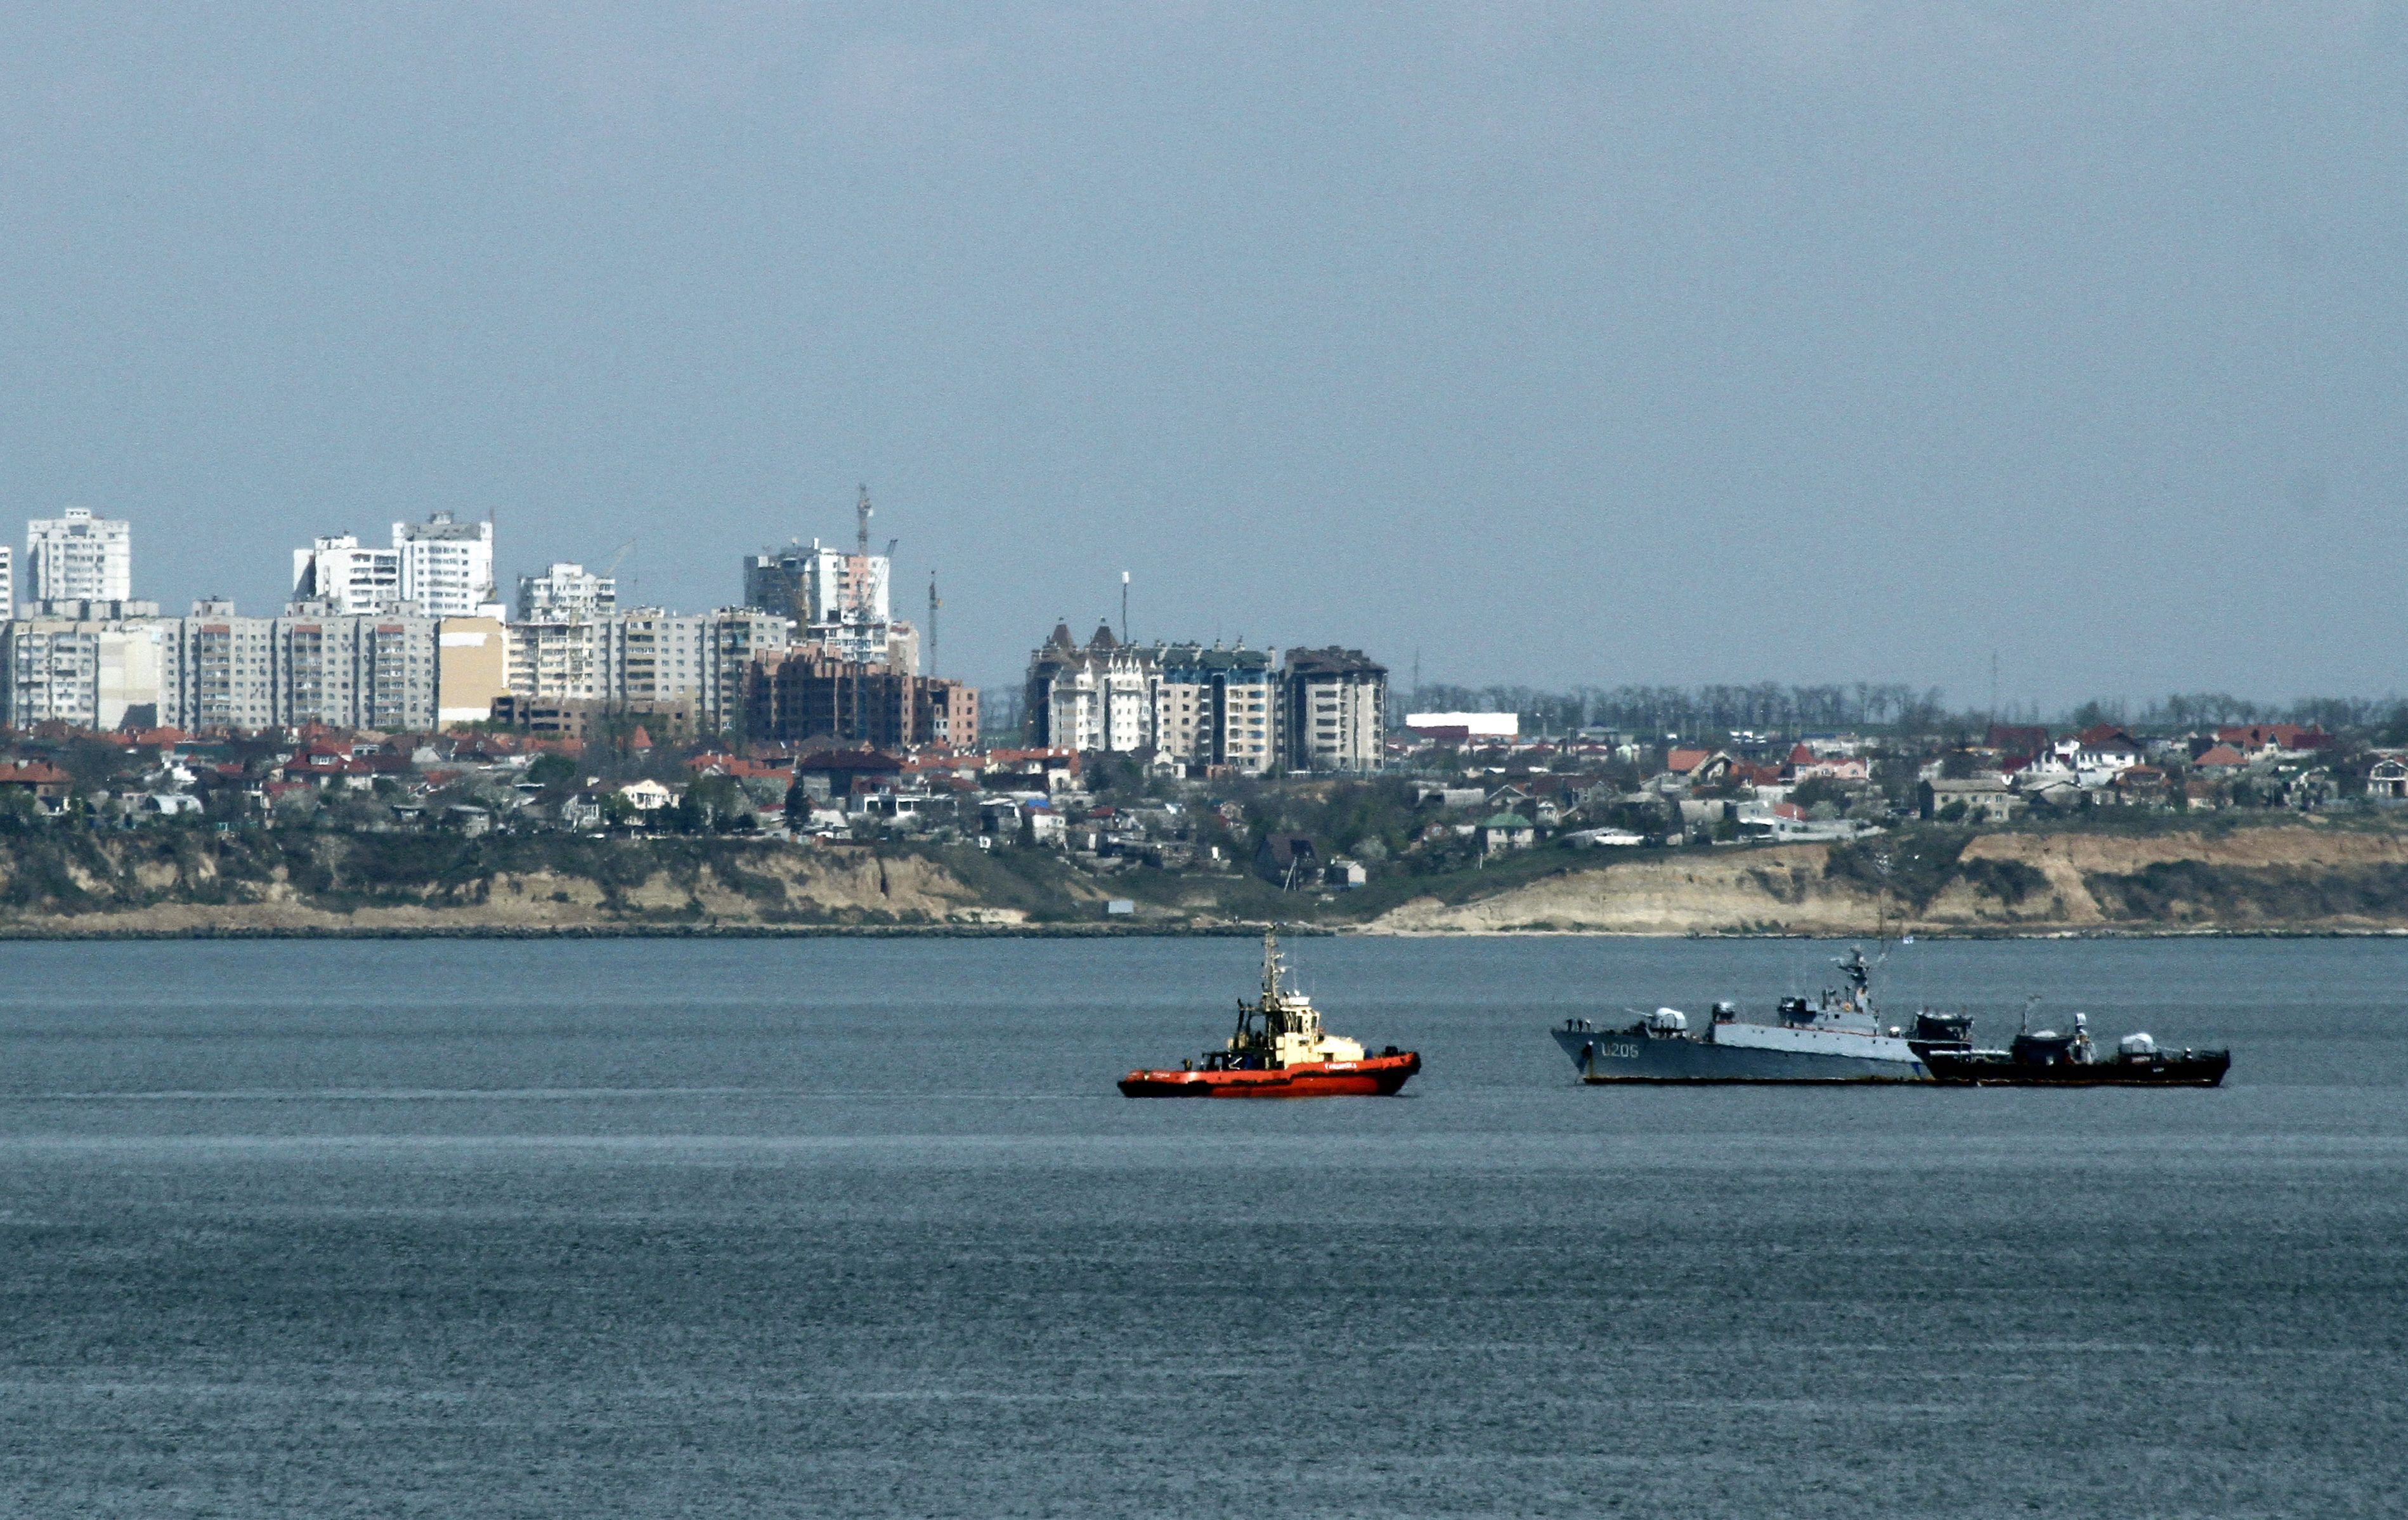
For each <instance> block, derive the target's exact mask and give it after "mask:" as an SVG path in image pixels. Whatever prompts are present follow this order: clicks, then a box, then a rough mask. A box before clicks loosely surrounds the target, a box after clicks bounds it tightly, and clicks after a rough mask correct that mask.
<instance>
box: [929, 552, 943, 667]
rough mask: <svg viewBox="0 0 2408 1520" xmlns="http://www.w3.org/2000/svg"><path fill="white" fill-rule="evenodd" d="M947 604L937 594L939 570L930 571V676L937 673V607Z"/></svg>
mask: <svg viewBox="0 0 2408 1520" xmlns="http://www.w3.org/2000/svg"><path fill="white" fill-rule="evenodd" d="M944 605H945V604H944V603H943V602H942V601H940V600H939V599H938V596H937V572H936V571H934V570H930V571H929V572H928V678H929V679H930V680H932V681H933V680H935V679H936V675H937V609H939V608H940V607H942V606H944Z"/></svg>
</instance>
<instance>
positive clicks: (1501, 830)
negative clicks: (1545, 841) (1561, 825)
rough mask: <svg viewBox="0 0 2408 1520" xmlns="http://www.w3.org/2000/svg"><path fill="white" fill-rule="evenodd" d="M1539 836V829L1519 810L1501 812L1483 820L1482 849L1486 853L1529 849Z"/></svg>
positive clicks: (1481, 828)
mask: <svg viewBox="0 0 2408 1520" xmlns="http://www.w3.org/2000/svg"><path fill="white" fill-rule="evenodd" d="M1537 838H1538V831H1537V828H1536V825H1533V824H1532V823H1531V822H1530V821H1529V820H1528V819H1527V818H1525V817H1523V816H1522V815H1521V814H1520V813H1518V812H1500V813H1498V814H1497V815H1496V816H1495V817H1493V818H1487V819H1484V820H1482V821H1481V825H1480V849H1481V853H1484V854H1491V855H1493V854H1495V853H1498V851H1500V850H1527V849H1528V848H1530V844H1531V841H1532V840H1534V839H1537Z"/></svg>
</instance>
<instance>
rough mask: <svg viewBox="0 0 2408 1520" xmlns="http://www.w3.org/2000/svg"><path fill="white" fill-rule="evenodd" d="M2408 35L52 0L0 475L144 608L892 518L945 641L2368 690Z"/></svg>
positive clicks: (2300, 25)
mask: <svg viewBox="0 0 2408 1520" xmlns="http://www.w3.org/2000/svg"><path fill="white" fill-rule="evenodd" d="M2403 18H2408V11H2403V9H2402V7H2398V6H2376V5H2364V6H2339V7H2325V6H2318V5H2311V4H2301V3H2285V4H2281V5H2269V4H2264V3H2252V4H2243V5H2230V6H2224V5H2214V4H2207V3H2187V4H2131V5H2114V4H2095V3H2094V4H2084V5H2077V6H2065V7H2059V6H2053V5H2047V4H2037V3H2033V0H2015V3H2011V4H2000V5H1978V6H1976V5H1958V4H1949V3H1946V0H1911V3H1901V4H1896V5H1887V4H1870V3H1866V4H1847V3H1839V0H1830V3H1795V4H1782V3H1766V4H1720V5H1707V4H1700V5H1689V6H1682V5H1673V4H1663V3H1658V4H1650V5H1641V6H1634V7H1616V6H1611V5H1605V4H1596V3H1590V4H1580V5H1566V6H1548V5H1543V4H1517V5H1504V6H1459V7H1382V8H1379V9H1371V8H1357V7H1342V6H1334V5H1323V4H1312V5H1283V6H1276V7H1273V6H1258V7H1241V6H1218V5H1204V4H1184V5H1161V6H1132V5H1128V4H1115V5H1107V6H1096V7H1078V6H1068V7H1051V6H1048V7H1024V6H1009V5H999V4H993V3H988V4H971V5H963V6H959V7H903V6H890V5H880V6H847V7H834V6H824V7H822V6H796V5H770V4H757V5H744V4H725V5H709V6H673V5H651V6H608V5H599V4H581V5H554V4H547V5H539V6H538V5H510V4H504V3H497V0H479V3H476V4H470V5H459V6H447V5H439V4H423V3H421V4H409V5H395V6H370V5H365V4H348V5H342V6H320V5H312V6H294V7H262V6H251V5H239V4H213V5H210V6H208V7H193V6H159V7H101V6H67V5H35V4H19V5H16V6H12V7H7V12H6V14H5V16H0V61H4V62H5V68H6V77H5V90H0V132H5V134H6V139H5V143H4V144H0V218H5V224H0V294H4V295H5V299H0V512H6V513H7V516H8V517H10V518H16V517H22V516H26V515H33V514H36V513H47V512H49V511H50V510H52V509H56V508H58V507H61V506H65V505H68V504H83V505H88V506H91V507H93V508H94V509H98V510H102V511H105V512H108V513H110V514H115V515H121V516H124V517H128V518H131V519H132V520H133V521H134V523H135V525H136V527H135V531H136V581H137V584H136V593H137V595H155V596H157V597H159V598H160V599H162V600H163V601H168V602H171V603H174V604H177V605H179V606H180V604H182V603H183V602H184V601H186V600H189V598H191V597H192V596H193V595H199V594H203V593H208V592H220V591H222V592H225V593H230V594H232V595H236V597H237V598H238V599H239V600H240V601H241V602H242V603H244V604H245V605H246V609H249V610H254V611H265V610H271V609H273V607H274V606H275V605H276V604H278V603H279V602H280V599H281V595H282V587H283V574H284V571H285V569H286V566H287V555H288V553H289V551H290V550H291V548H292V547H293V546H294V545H295V544H297V543H300V542H302V541H304V540H306V538H308V536H309V535H310V534H312V533H319V532H333V531H338V530H341V529H346V528H349V529H351V530H355V531H358V532H360V533H362V534H363V535H368V534H374V535H377V536H379V537H381V536H382V535H383V534H384V533H385V532H386V524H388V523H390V522H391V521H392V520H393V519H394V518H395V517H397V516H415V515H420V514H423V512H425V511H426V510H428V509H435V508H450V509H453V510H455V511H459V512H462V513H472V514H480V515H481V514H483V513H485V512H487V511H489V510H491V511H495V512H496V513H497V514H498V522H499V534H500V541H501V553H502V560H503V564H504V569H505V573H506V576H507V575H514V574H515V573H517V572H518V571H520V570H524V569H529V568H532V567H535V566H538V565H539V564H540V563H541V562H543V561H546V560H549V559H552V558H581V559H584V560H587V561H589V562H593V561H598V560H605V559H608V558H609V556H610V554H611V553H612V552H613V551H614V549H615V548H616V547H617V546H618V545H620V544H622V543H623V542H624V541H626V540H628V539H633V540H635V543H636V548H635V549H634V551H633V552H631V553H630V554H629V555H628V556H627V563H626V569H628V570H630V571H632V572H633V573H634V574H635V575H636V576H637V577H638V587H637V589H638V593H639V594H640V595H641V596H642V597H643V598H644V599H646V600H655V601H665V602H667V603H668V604H670V605H673V606H683V607H686V608H689V609H699V608H704V607H710V606H714V605H719V604H722V603H724V602H728V601H732V600H735V599H736V597H737V595H738V583H739V582H738V556H739V555H741V554H742V553H744V552H747V551H748V550H751V549H755V548H757V547H759V546H760V545H761V544H763V543H765V542H768V541H771V540H779V539H783V538H788V537H792V536H803V537H810V536H812V535H820V536H823V537H836V538H840V537H845V536H848V535H849V534H850V533H851V530H852V517H851V505H852V499H853V487H854V485H855V483H856V482H858V481H867V482H868V483H869V486H870V488H871V491H872V494H873V495H874V497H875V498H876V500H877V501H878V503H879V507H880V516H879V529H878V532H879V537H880V538H884V537H886V536H887V535H889V534H893V535H897V536H899V537H900V538H901V539H902V547H901V549H900V551H899V552H898V555H897V558H898V561H899V564H898V580H899V581H901V582H902V583H903V585H904V586H905V587H906V588H907V589H908V591H909V593H910V594H909V595H907V596H906V597H905V598H904V600H905V601H906V603H907V604H908V606H909V607H910V608H911V609H915V610H916V609H917V607H918V606H919V604H920V599H921V595H922V593H923V592H924V589H925V581H926V579H927V572H928V571H929V570H930V569H932V568H933V569H935V570H936V571H937V572H938V573H939V576H940V578H941V580H942V581H943V585H944V594H945V602H946V608H945V623H944V631H943V632H944V650H943V652H942V664H943V665H944V667H946V673H949V674H966V675H969V676H971V677H974V678H976V679H978V680H980V681H989V682H992V681H1003V680H1009V679H1011V678H1013V677H1014V676H1016V674H1017V673H1018V671H1019V668H1020V666H1021V663H1022V661H1023V659H1024V658H1025V652H1026V650H1027V648H1028V647H1029V646H1030V645H1031V644H1032V643H1033V642H1035V641H1036V640H1037V639H1038V638H1039V637H1040V636H1041V635H1042V634H1043V633H1044V632H1045V631H1046V630H1047V629H1048V628H1050V627H1051V626H1052V625H1053V624H1054V620H1055V619H1056V618H1057V617H1060V616H1065V615H1067V616H1068V617H1069V618H1070V619H1071V621H1072V623H1073V624H1074V625H1077V626H1081V627H1082V632H1083V631H1084V628H1085V627H1088V626H1092V625H1093V624H1094V622H1095V621H1096V620H1097V617H1098V616H1100V615H1102V614H1103V613H1105V612H1107V611H1109V610H1111V609H1114V608H1115V607H1116V605H1117V599H1118V575H1119V572H1120V571H1121V570H1122V569H1123V568H1127V569H1130V570H1132V571H1134V572H1135V574H1136V581H1137V588H1136V589H1137V595H1136V607H1135V616H1134V623H1135V630H1134V631H1135V632H1136V633H1137V634H1138V636H1139V637H1140V638H1152V637H1156V636H1162V637H1172V638H1212V637H1214V636H1215V635H1219V636H1221V637H1224V638H1235V637H1237V636H1239V635H1243V636H1244V637H1245V638H1247V639H1248V640H1249V641H1251V642H1254V643H1265V642H1269V643H1280V644H1288V643H1297V642H1308V641H1309V642H1313V643H1323V642H1332V641H1335V642H1342V643H1346V644H1354V645H1360V646H1362V647H1364V648H1366V649H1368V650H1369V651H1371V652H1373V653H1375V654H1377V655H1379V656H1382V657H1383V658H1385V659H1386V660H1387V661H1388V662H1389V663H1390V664H1391V665H1392V666H1393V667H1396V668H1397V670H1398V673H1399V675H1400V676H1401V675H1403V673H1404V672H1406V671H1408V670H1410V668H1411V666H1412V658H1413V653H1414V651H1415V650H1416V649H1418V650H1419V651H1420V653H1421V659H1422V665H1423V669H1424V671H1425V673H1426V676H1427V677H1428V678H1429V679H1431V680H1434V681H1436V680H1445V681H1466V682H1474V681H1529V682H1534V683H1541V684H1551V685H1569V684H1571V683H1575V682H1598V683H1604V684H1613V683H1619V682H1622V681H1708V680H1736V679H1748V678H1763V679H1777V680H1896V681H1913V682H1915V683H1917V684H1926V683H1936V684H1940V685H1943V686H1946V687H1948V688H1950V689H1951V691H1952V692H1954V693H1956V694H1957V695H1960V696H1961V697H1963V698H1966V699H1968V700H1978V699H1980V698H1981V696H1982V694H1983V692H1984V691H1985V688H1986V684H1987V681H1988V665H1989V657H1990V653H1991V651H1992V650H1993V649H1996V650H1998V651H1999V652H2000V659H2001V662H2002V666H2003V670H2004V681H2005V687H2006V692H2007V695H2008V696H2009V697H2010V698H2014V697H2018V696H2021V697H2032V698H2039V699H2042V700H2045V701H2050V702H2056V701H2060V700H2071V699H2074V698H2079V697H2082V696H2086V695H2130V696H2133V697H2144V696H2147V695H2151V694H2155V693H2159V692H2163V691H2165V690H2169V689H2177V688H2179V689H2192V688H2199V687H2220V688H2227V689H2230V690H2234V691H2237V692H2241V693H2243V694H2244V695H2258V696H2273V697H2279V696H2287V695H2298V694H2302V693H2307V692H2352V693H2359V694H2369V695H2372V694H2378V693H2382V692H2386V691H2390V690H2394V689H2398V688H2399V687H2400V686H2401V684H2402V683H2401V681H2400V678H2399V676H2398V675H2397V673H2396V672H2397V671H2398V670H2399V667H2400V652H2401V649H2402V648H2403V647H2404V646H2408V610H2404V609H2403V606H2402V600H2403V590H2402V567H2401V552H2400V540H2401V528H2402V522H2403V512H2402V507H2403V504H2408V440H2403V431H2402V422H2403V416H2408V409H2403V401H2404V400H2408V396H2403V380H2408V321H2403V317H2408V294H2404V293H2408V283H2404V282H2403V280H2402V275H2403V271H2408V195H2404V194H2403V192H2408V156H2403V151H2402V150H2403V143H2404V142H2408V98H2403V97H2408V19H2403Z"/></svg>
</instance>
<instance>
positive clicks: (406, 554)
mask: <svg viewBox="0 0 2408 1520" xmlns="http://www.w3.org/2000/svg"><path fill="white" fill-rule="evenodd" d="M393 548H394V554H395V556H396V557H397V558H398V560H399V561H400V569H401V599H402V600H403V601H406V602H409V603H410V604H411V605H413V606H415V607H416V608H417V609H418V610H419V611H420V612H421V613H422V614H423V615H424V616H427V617H431V618H469V617H499V616H500V615H501V612H500V609H499V608H498V607H497V606H496V604H495V599H494V524H493V523H490V522H485V523H455V522H453V521H452V514H451V513H450V512H437V513H435V514H434V515H433V516H431V517H429V518H428V519H427V520H426V521H425V522H423V523H394V525H393Z"/></svg>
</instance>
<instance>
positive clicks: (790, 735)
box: [744, 644, 979, 749]
mask: <svg viewBox="0 0 2408 1520" xmlns="http://www.w3.org/2000/svg"><path fill="white" fill-rule="evenodd" d="M744 727H745V732H746V734H748V735H749V736H750V737H752V738H754V739H758V740H762V741H765V742H768V743H777V744H793V743H798V742H800V741H802V740H804V739H810V738H836V739H842V740H845V741H847V742H851V743H859V744H871V745H876V746H879V747H880V748H882V749H901V748H906V747H910V746H916V745H924V744H942V745H948V746H950V747H952V748H954V749H969V748H971V747H973V746H975V745H976V744H977V743H978V733H979V711H978V693H977V692H976V691H975V690H973V689H971V688H970V687H969V686H968V685H966V684H964V683H963V682H961V681H940V680H938V679H936V678H934V677H930V676H915V675H913V674H911V673H910V671H909V670H901V669H896V668H894V667H889V666H885V665H871V664H865V663H863V662H860V661H857V660H847V659H842V658H839V656H838V655H836V654H835V653H833V652H830V651H829V650H828V649H827V648H826V647H825V646H824V645H816V644H813V645H804V646H802V647H800V648H797V649H793V650H787V651H781V652H777V653H773V654H767V655H764V656H762V657H760V658H757V659H755V660H754V661H753V666H752V668H751V670H750V671H749V672H748V674H747V676H746V678H745V685H744Z"/></svg>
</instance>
